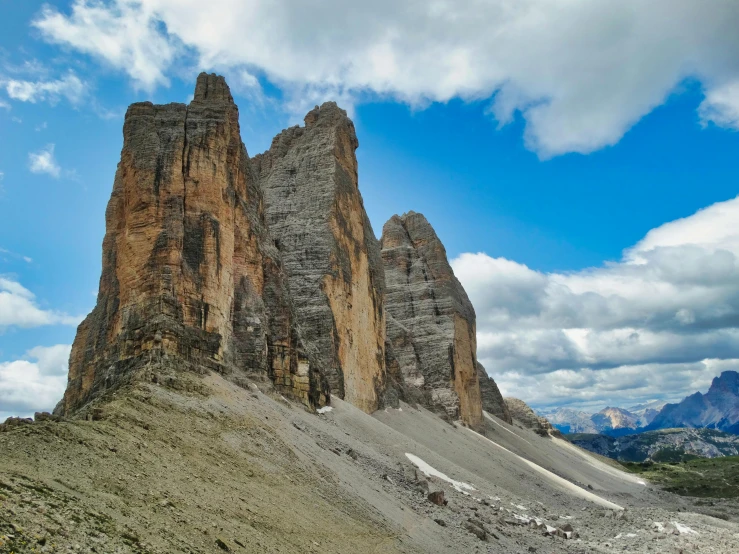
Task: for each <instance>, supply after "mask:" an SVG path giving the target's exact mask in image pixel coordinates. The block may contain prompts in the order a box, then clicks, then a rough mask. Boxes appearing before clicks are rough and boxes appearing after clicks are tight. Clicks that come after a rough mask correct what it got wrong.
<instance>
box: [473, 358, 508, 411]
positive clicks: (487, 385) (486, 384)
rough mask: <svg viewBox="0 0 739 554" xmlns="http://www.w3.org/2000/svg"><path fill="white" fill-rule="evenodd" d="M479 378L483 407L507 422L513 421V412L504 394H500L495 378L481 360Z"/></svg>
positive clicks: (478, 365)
mask: <svg viewBox="0 0 739 554" xmlns="http://www.w3.org/2000/svg"><path fill="white" fill-rule="evenodd" d="M477 378H478V379H479V380H480V398H481V400H482V409H483V410H485V411H486V412H487V413H489V414H491V415H494V416H495V417H498V418H500V419H502V420H503V421H505V422H506V423H513V419H511V412H510V411H509V410H508V405H507V404H506V403H505V400H503V395H502V394H500V390H499V389H498V385H497V384H496V383H495V381H494V380H493V378H492V377H490V376H489V375H488V372H487V371H486V370H485V367H484V366H483V365H482V364H481V363H480V362H477Z"/></svg>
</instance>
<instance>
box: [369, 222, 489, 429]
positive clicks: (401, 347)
mask: <svg viewBox="0 0 739 554" xmlns="http://www.w3.org/2000/svg"><path fill="white" fill-rule="evenodd" d="M381 245H382V261H383V265H384V268H385V282H386V300H385V307H386V308H385V309H386V312H387V315H386V316H387V342H388V351H389V352H391V356H389V358H390V359H389V360H388V368H389V373H390V374H394V375H395V378H396V380H397V381H398V382H399V383H400V388H401V390H402V394H403V395H404V397H405V398H406V399H407V400H409V401H415V402H420V403H422V404H424V405H426V406H428V407H429V408H430V409H432V410H434V411H436V412H438V413H441V414H444V415H446V416H448V417H450V418H453V419H457V418H460V419H462V421H464V422H465V423H467V424H468V425H470V426H471V427H475V428H478V427H480V426H481V424H482V404H481V397H480V385H479V382H478V377H477V358H476V352H477V342H476V337H475V311H474V309H473V308H472V304H471V303H470V301H469V299H468V298H467V294H466V293H465V291H464V289H463V288H462V285H461V284H460V283H459V281H458V280H457V278H456V277H455V276H454V272H453V271H452V268H451V266H450V265H449V262H448V261H447V257H446V250H445V249H444V246H443V245H442V243H441V241H440V240H439V238H438V237H437V236H436V233H435V232H434V230H433V228H432V227H431V225H430V224H429V222H428V221H427V220H426V218H425V217H424V216H423V215H421V214H417V213H414V212H409V213H407V214H404V215H403V216H402V217H399V216H397V215H396V216H393V217H392V218H391V219H390V220H389V221H388V222H387V223H386V224H385V226H384V227H383V230H382V240H381Z"/></svg>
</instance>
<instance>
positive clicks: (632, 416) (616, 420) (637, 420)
mask: <svg viewBox="0 0 739 554" xmlns="http://www.w3.org/2000/svg"><path fill="white" fill-rule="evenodd" d="M664 405H665V403H664V402H662V401H660V400H653V401H650V402H647V403H644V404H637V405H636V406H631V407H630V408H616V407H610V406H609V407H607V408H604V409H602V410H601V411H600V412H598V413H596V414H589V413H587V412H582V411H578V410H573V409H571V408H558V409H556V410H553V411H549V412H542V413H541V415H543V416H544V417H546V418H547V419H548V420H549V421H550V422H551V424H552V425H553V426H554V427H556V428H557V429H559V430H560V431H562V432H563V433H597V434H605V435H610V436H621V435H625V434H630V433H634V432H636V431H637V430H638V429H642V428H644V427H646V426H647V425H649V424H650V423H651V422H652V420H653V419H654V418H655V417H656V416H657V414H658V413H659V411H660V410H661V409H662V407H663V406H664Z"/></svg>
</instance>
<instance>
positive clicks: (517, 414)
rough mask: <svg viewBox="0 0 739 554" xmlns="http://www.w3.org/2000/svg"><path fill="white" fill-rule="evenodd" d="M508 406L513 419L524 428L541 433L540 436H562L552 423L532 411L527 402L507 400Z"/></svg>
mask: <svg viewBox="0 0 739 554" xmlns="http://www.w3.org/2000/svg"><path fill="white" fill-rule="evenodd" d="M505 403H506V406H508V411H509V412H510V414H511V418H512V419H514V420H515V421H517V422H518V423H520V424H521V425H523V426H524V427H526V428H528V429H531V430H532V431H535V432H537V433H539V434H540V435H548V434H550V433H551V434H554V435H558V436H559V435H561V433H560V432H559V431H558V430H557V429H555V428H554V427H553V426H552V424H551V423H549V421H548V420H547V419H546V418H545V417H540V416H538V415H536V412H534V410H532V409H531V408H530V407H529V405H528V404H526V402H524V401H523V400H519V399H518V398H506V399H505Z"/></svg>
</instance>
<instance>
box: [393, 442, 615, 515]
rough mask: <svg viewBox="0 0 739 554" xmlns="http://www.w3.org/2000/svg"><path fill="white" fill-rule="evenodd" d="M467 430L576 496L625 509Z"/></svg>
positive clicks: (611, 507) (604, 505)
mask: <svg viewBox="0 0 739 554" xmlns="http://www.w3.org/2000/svg"><path fill="white" fill-rule="evenodd" d="M467 430H468V431H469V432H470V433H472V434H474V435H477V436H478V437H480V438H481V439H482V440H484V441H487V442H489V443H492V444H494V445H495V446H497V447H498V448H500V449H501V450H505V451H506V452H508V453H509V454H510V455H511V456H515V457H516V458H518V459H519V460H520V461H522V462H523V463H525V464H526V465H528V466H529V467H530V468H531V469H533V470H534V471H537V472H539V473H541V474H542V475H544V476H545V477H546V478H547V480H548V481H549V482H550V483H552V484H555V485H557V486H558V487H559V488H560V489H564V490H566V491H568V492H570V493H572V494H574V495H575V496H579V497H580V498H584V499H586V500H589V501H590V502H594V503H596V504H599V505H600V506H603V507H604V508H610V509H611V510H623V507H622V506H619V505H618V504H614V503H613V502H610V501H608V500H606V499H604V498H601V497H600V496H597V495H595V494H593V493H592V492H588V491H586V490H585V489H581V488H580V487H578V486H577V485H573V484H572V483H570V482H569V481H568V480H566V479H564V478H562V477H560V476H559V475H555V474H554V473H552V472H551V471H549V470H548V469H544V468H543V467H541V466H540V465H538V464H535V463H534V462H532V461H531V460H527V459H526V458H523V457H521V456H519V455H518V454H516V453H515V452H511V451H510V450H508V449H507V448H505V447H504V446H501V445H499V444H498V443H497V442H495V441H492V440H490V439H489V438H487V437H486V436H484V435H481V434H480V433H477V432H476V431H473V430H472V429H467ZM406 456H407V454H406Z"/></svg>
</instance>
